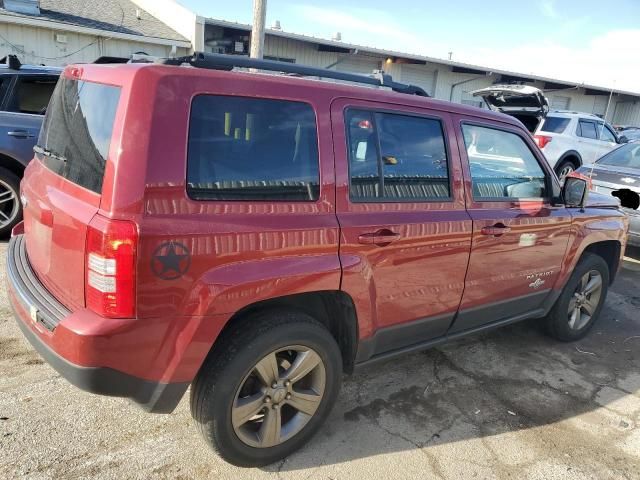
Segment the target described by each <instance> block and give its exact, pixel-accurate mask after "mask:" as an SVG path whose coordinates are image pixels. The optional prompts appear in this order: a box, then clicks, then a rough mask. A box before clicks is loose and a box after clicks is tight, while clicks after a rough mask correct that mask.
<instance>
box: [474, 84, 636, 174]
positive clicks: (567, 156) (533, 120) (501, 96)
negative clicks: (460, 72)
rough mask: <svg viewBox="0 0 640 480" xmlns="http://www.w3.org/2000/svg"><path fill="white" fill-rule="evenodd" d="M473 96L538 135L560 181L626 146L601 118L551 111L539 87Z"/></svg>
mask: <svg viewBox="0 0 640 480" xmlns="http://www.w3.org/2000/svg"><path fill="white" fill-rule="evenodd" d="M472 94H473V95H474V96H480V97H482V98H483V99H484V101H485V103H486V104H487V106H488V107H489V108H490V109H492V110H494V111H498V112H502V113H506V114H508V115H511V116H513V117H515V118H517V119H518V120H520V121H521V122H522V123H523V124H524V125H525V127H526V128H527V130H529V132H531V134H532V135H534V138H535V141H536V143H537V144H538V146H539V147H540V149H541V150H542V151H543V153H544V155H545V157H546V159H547V161H548V162H549V165H551V167H552V168H553V169H554V170H555V172H556V174H557V175H558V177H559V178H560V180H563V179H564V178H565V177H566V176H567V175H568V174H569V173H571V172H573V171H574V170H576V169H577V168H578V167H580V166H581V165H590V164H592V163H593V162H594V161H595V160H596V159H597V158H600V157H601V156H602V155H604V154H605V153H607V152H609V151H611V150H613V149H614V148H617V147H618V146H620V144H622V143H625V139H623V138H619V137H618V136H617V135H616V133H615V131H614V129H613V127H611V126H610V125H609V124H607V123H605V122H604V121H603V120H602V119H601V118H600V117H598V116H597V115H592V114H589V113H580V112H572V111H566V110H549V102H548V100H547V98H546V97H545V96H544V93H543V92H542V91H541V90H540V89H539V88H536V87H531V86H529V85H493V86H491V87H487V88H482V89H480V90H476V91H474V92H472Z"/></svg>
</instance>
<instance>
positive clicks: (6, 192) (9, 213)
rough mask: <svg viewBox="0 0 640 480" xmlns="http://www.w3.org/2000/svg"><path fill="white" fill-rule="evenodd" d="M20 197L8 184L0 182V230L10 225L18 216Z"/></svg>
mask: <svg viewBox="0 0 640 480" xmlns="http://www.w3.org/2000/svg"><path fill="white" fill-rule="evenodd" d="M18 201H19V200H18V195H17V193H16V192H15V190H14V189H13V188H12V187H11V185H9V184H8V183H6V182H4V181H3V180H0V229H1V228H4V227H6V226H7V225H10V224H11V223H12V222H13V221H14V220H15V219H16V216H17V215H18V212H19V210H20V208H19V207H20V205H19V204H18Z"/></svg>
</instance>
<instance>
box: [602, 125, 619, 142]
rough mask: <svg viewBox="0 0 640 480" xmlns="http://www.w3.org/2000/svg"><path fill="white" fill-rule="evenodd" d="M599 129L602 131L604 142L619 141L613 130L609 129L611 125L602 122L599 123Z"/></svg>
mask: <svg viewBox="0 0 640 480" xmlns="http://www.w3.org/2000/svg"><path fill="white" fill-rule="evenodd" d="M598 130H599V131H600V140H602V141H604V142H612V143H617V139H616V137H615V135H614V134H613V133H612V132H611V130H609V127H607V126H606V125H604V124H602V123H600V124H598Z"/></svg>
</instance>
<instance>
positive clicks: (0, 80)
mask: <svg viewBox="0 0 640 480" xmlns="http://www.w3.org/2000/svg"><path fill="white" fill-rule="evenodd" d="M12 78H13V76H11V75H4V76H0V106H2V105H3V100H4V96H5V95H6V94H7V90H8V89H9V84H10V83H11V79H12Z"/></svg>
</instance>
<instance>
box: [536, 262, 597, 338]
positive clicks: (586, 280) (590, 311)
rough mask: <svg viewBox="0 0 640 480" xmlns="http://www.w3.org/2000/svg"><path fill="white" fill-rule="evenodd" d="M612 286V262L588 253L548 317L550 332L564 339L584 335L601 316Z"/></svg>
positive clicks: (553, 335)
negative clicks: (610, 282)
mask: <svg viewBox="0 0 640 480" xmlns="http://www.w3.org/2000/svg"><path fill="white" fill-rule="evenodd" d="M608 288H609V266H608V265H607V262H605V261H604V259H603V258H602V257H600V256H598V255H595V254H593V253H588V252H587V253H585V254H584V255H583V256H582V258H581V259H580V261H579V262H578V265H577V266H576V269H575V270H574V272H573V274H572V275H571V277H570V278H569V281H568V282H567V284H566V285H565V287H564V290H563V291H562V294H561V295H560V297H559V298H558V300H557V301H556V304H555V305H554V306H553V308H552V309H551V312H550V313H549V315H548V317H547V319H546V320H547V331H548V333H549V334H550V335H551V336H552V337H554V338H556V339H558V340H561V341H564V342H571V341H574V340H579V339H581V338H583V337H584V336H585V335H586V334H587V333H588V332H589V330H590V329H591V327H593V324H594V323H595V322H596V320H597V319H598V317H599V316H600V311H601V310H602V307H603V305H604V300H605V298H606V296H607V291H608Z"/></svg>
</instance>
